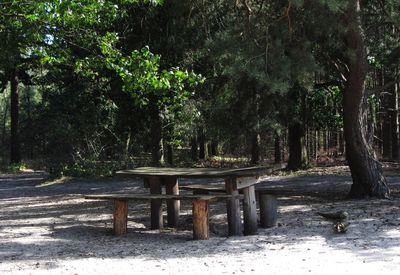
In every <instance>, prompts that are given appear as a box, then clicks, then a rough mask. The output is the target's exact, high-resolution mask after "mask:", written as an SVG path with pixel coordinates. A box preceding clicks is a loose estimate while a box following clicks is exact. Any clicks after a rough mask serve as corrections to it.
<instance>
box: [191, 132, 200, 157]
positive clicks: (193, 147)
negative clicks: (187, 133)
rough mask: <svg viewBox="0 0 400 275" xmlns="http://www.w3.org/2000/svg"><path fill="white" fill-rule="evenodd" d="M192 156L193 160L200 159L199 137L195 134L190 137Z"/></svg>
mask: <svg viewBox="0 0 400 275" xmlns="http://www.w3.org/2000/svg"><path fill="white" fill-rule="evenodd" d="M190 156H191V159H192V161H198V160H199V157H198V156H199V150H198V147H197V137H196V136H193V137H192V138H191V139H190Z"/></svg>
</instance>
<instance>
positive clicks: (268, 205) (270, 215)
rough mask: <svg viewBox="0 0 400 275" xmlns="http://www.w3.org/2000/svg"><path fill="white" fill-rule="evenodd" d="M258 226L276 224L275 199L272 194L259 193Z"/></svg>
mask: <svg viewBox="0 0 400 275" xmlns="http://www.w3.org/2000/svg"><path fill="white" fill-rule="evenodd" d="M259 203H260V226H261V227H262V228H268V227H273V226H275V225H276V221H277V218H278V214H277V208H278V207H277V206H278V203H277V200H276V197H275V196H273V195H268V194H262V193H261V194H260V197H259Z"/></svg>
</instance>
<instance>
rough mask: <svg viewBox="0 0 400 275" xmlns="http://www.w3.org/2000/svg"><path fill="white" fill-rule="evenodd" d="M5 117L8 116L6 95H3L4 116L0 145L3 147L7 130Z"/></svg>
mask: <svg viewBox="0 0 400 275" xmlns="http://www.w3.org/2000/svg"><path fill="white" fill-rule="evenodd" d="M7 115H8V101H7V97H6V93H4V114H3V121H2V129H1V145H2V146H3V147H5V144H6V130H7Z"/></svg>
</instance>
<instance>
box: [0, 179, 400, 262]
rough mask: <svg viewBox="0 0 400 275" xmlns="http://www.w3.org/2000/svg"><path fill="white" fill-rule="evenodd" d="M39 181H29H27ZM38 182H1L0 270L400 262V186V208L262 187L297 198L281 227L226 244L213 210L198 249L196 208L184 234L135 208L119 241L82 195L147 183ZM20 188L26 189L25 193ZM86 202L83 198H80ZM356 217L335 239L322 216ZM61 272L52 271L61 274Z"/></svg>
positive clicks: (316, 187)
mask: <svg viewBox="0 0 400 275" xmlns="http://www.w3.org/2000/svg"><path fill="white" fill-rule="evenodd" d="M30 176H31V175H27V178H28V177H30ZM36 180H38V179H36V178H35V179H34V180H24V177H22V176H18V177H17V180H16V181H13V180H12V177H8V178H7V179H5V177H1V178H0V188H2V187H3V185H4V181H7V182H6V184H5V185H6V189H7V190H6V191H4V192H5V193H1V194H0V208H1V209H2V211H1V213H0V237H1V240H0V244H1V246H0V262H11V261H49V259H57V260H63V259H81V258H92V257H102V258H130V257H144V258H148V259H159V258H162V259H168V258H181V257H186V258H188V257H193V258H200V257H204V256H210V255H211V256H212V255H219V254H221V253H223V254H224V255H239V254H241V253H248V252H253V253H256V252H258V251H266V253H270V252H271V251H273V250H274V249H277V247H289V246H296V245H299V246H300V245H303V244H307V243H309V242H314V241H318V242H319V244H323V245H326V246H328V247H329V249H333V250H341V251H346V252H349V253H352V254H354V255H357V256H360V257H363V258H366V259H368V260H370V261H378V260H379V258H380V257H378V256H377V255H376V251H379V253H384V255H385V257H389V258H390V257H395V256H398V254H397V255H396V251H398V250H396V249H398V247H399V246H400V234H399V226H400V218H399V217H398V212H399V210H400V209H399V205H400V204H399V197H400V196H399V193H400V192H398V190H399V188H398V186H399V182H400V181H399V179H398V178H396V179H394V180H393V179H391V180H389V182H390V184H391V186H392V187H394V190H396V192H394V198H393V200H346V199H343V198H341V199H338V198H337V196H338V194H346V191H347V189H348V188H349V182H350V178H349V177H343V176H337V177H334V176H329V178H325V177H324V176H318V177H308V176H301V177H291V178H284V179H271V180H267V181H263V182H261V184H260V185H261V186H264V185H265V186H268V187H274V188H279V187H285V188H287V187H291V188H293V191H294V193H293V195H284V196H279V198H278V201H279V209H278V211H279V213H278V214H279V219H278V226H277V227H273V228H268V229H259V232H258V235H254V236H243V237H229V238H228V237H226V227H227V224H226V215H225V213H226V210H225V204H224V203H222V202H218V203H215V204H212V207H211V213H212V217H211V230H212V232H211V233H212V234H211V238H210V240H204V241H193V240H192V231H191V212H190V209H191V205H190V203H182V212H183V215H182V217H181V218H180V224H179V227H178V230H173V229H165V230H162V231H159V230H149V229H148V228H149V225H150V218H149V212H150V209H149V203H147V202H139V203H134V204H131V205H130V208H129V223H128V228H129V229H128V233H127V234H126V235H125V236H114V235H113V234H112V231H111V228H112V215H111V213H112V204H111V203H109V202H105V201H90V200H84V199H83V198H82V196H81V195H82V194H94V193H101V192H105V191H113V192H115V191H118V192H127V191H135V192H147V191H146V190H144V189H143V188H142V187H141V182H140V181H122V182H120V181H115V182H101V181H97V182H87V183H74V182H70V183H65V184H60V185H58V186H48V187H43V188H39V189H40V191H37V190H38V188H37V187H36V186H37V182H36ZM13 186H14V187H21V186H22V187H26V189H25V192H23V193H21V192H19V190H18V189H13ZM77 195H79V196H77ZM338 210H345V211H347V212H349V217H350V219H349V222H350V226H349V230H348V232H347V233H346V234H340V235H339V234H335V233H334V232H333V230H332V222H330V221H327V220H325V219H324V218H322V217H320V216H318V215H317V214H316V212H317V211H322V212H330V211H338ZM56 267H57V264H53V265H52V266H51V267H50V268H56Z"/></svg>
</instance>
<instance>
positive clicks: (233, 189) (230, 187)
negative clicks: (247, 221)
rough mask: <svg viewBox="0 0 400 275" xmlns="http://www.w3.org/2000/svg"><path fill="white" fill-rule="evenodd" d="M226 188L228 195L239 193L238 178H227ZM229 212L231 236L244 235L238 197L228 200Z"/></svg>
mask: <svg viewBox="0 0 400 275" xmlns="http://www.w3.org/2000/svg"><path fill="white" fill-rule="evenodd" d="M225 189H226V193H227V194H228V195H235V196H237V195H239V191H238V189H237V183H236V178H225ZM226 204H227V205H226V208H227V214H228V228H229V235H230V236H240V235H242V223H241V219H240V201H239V199H238V198H234V199H229V200H227V202H226Z"/></svg>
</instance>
